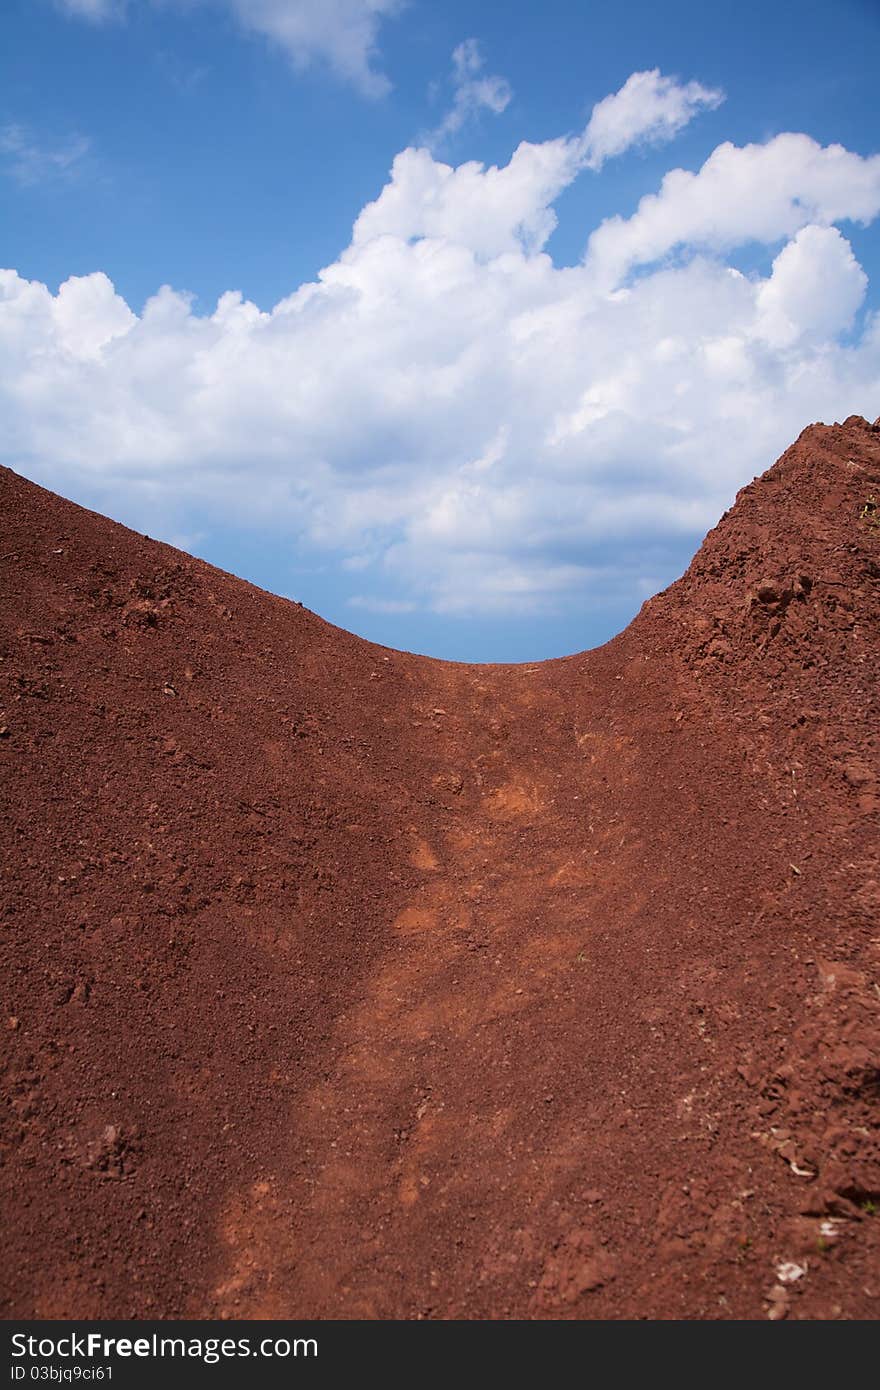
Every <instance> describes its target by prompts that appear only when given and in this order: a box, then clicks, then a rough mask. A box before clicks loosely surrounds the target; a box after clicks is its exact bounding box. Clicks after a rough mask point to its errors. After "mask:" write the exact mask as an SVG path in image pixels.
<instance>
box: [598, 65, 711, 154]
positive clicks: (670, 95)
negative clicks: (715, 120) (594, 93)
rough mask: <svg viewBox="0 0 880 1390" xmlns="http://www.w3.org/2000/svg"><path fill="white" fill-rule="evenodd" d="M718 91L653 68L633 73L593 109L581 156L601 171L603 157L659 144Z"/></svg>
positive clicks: (708, 101)
mask: <svg viewBox="0 0 880 1390" xmlns="http://www.w3.org/2000/svg"><path fill="white" fill-rule="evenodd" d="M723 100H724V93H723V92H722V91H720V90H719V89H718V88H712V87H703V86H701V85H700V83H699V82H688V83H687V84H686V85H685V86H682V85H681V84H680V83H678V82H676V81H675V79H674V78H672V77H664V76H663V74H662V73H661V72H660V70H659V69H658V68H653V69H652V70H651V71H650V72H634V73H633V74H632V76H630V77H628V78H627V80H626V82H625V83H624V84H623V86H622V87H621V89H620V91H619V92H614V93H613V94H612V95H611V96H607V97H605V98H604V100H602V101H600V102H597V103H596V105H595V106H594V107H593V114H592V116H591V117H590V123H589V125H588V126H587V128H586V130H585V131H584V159H585V162H586V164H587V165H588V166H589V168H591V169H601V167H602V165H603V164H604V163H605V160H606V159H611V158H612V157H613V156H614V155H619V154H622V153H623V151H624V150H628V149H630V148H631V146H633V145H639V144H651V145H659V144H665V142H666V141H667V140H671V139H673V137H674V136H676V135H677V134H678V132H679V131H680V130H681V129H682V128H683V127H684V126H686V125H687V124H688V122H689V121H690V120H692V119H693V117H694V116H695V115H696V114H697V112H698V111H700V110H701V109H703V108H705V109H707V110H709V111H711V110H714V108H715V107H716V106H720V105H721V102H722V101H723Z"/></svg>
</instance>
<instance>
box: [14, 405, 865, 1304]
mask: <svg viewBox="0 0 880 1390" xmlns="http://www.w3.org/2000/svg"><path fill="white" fill-rule="evenodd" d="M0 498H2V515H0V530H2V538H0V555H2V559H0V658H2V660H0V778H2V788H0V797H2V859H0V872H2V896H0V950H2V970H3V980H4V991H3V1001H2V1014H0V1024H2V1037H3V1042H4V1047H3V1072H4V1099H5V1104H4V1109H3V1127H2V1135H0V1189H2V1206H3V1242H2V1255H0V1265H2V1270H0V1311H2V1315H3V1316H5V1317H12V1316H15V1317H18V1318H22V1317H40V1318H50V1317H60V1318H97V1317H104V1318H108V1317H115V1318H127V1317H147V1318H156V1317H175V1316H183V1317H187V1316H188V1317H230V1318H259V1317H319V1318H352V1317H368V1318H423V1317H424V1318H521V1317H527V1318H655V1319H656V1318H703V1319H706V1318H760V1319H763V1318H766V1317H773V1318H779V1317H784V1316H788V1317H789V1318H837V1317H843V1318H871V1317H876V1316H878V1314H880V983H878V982H880V754H878V750H880V698H878V689H880V687H878V670H880V660H878V657H880V640H878V639H880V428H878V426H877V425H874V426H872V425H869V424H868V423H867V422H866V421H864V420H862V419H861V418H858V417H851V418H850V419H849V420H847V421H846V422H845V423H844V424H843V425H835V426H831V427H826V426H818V425H816V426H811V427H810V428H809V429H807V430H805V431H804V433H803V434H802V435H801V437H800V439H799V440H798V441H797V442H796V443H795V444H794V445H793V446H792V448H791V449H789V450H788V452H787V453H786V454H784V455H783V457H782V458H781V459H780V460H779V461H778V463H776V464H775V465H774V466H773V467H772V468H771V469H770V470H769V472H767V473H766V474H765V475H764V476H763V477H761V478H759V479H757V480H756V481H755V482H754V483H752V484H751V485H750V486H749V487H747V488H745V489H744V490H743V491H742V492H741V493H740V495H739V497H738V499H737V502H736V504H735V506H734V507H733V508H732V509H731V511H730V512H729V513H728V514H727V515H726V516H725V517H724V518H723V519H722V521H721V522H720V524H719V525H718V527H716V528H715V530H713V531H712V532H711V533H710V534H709V536H708V537H707V538H706V540H705V542H704V544H703V546H702V548H701V549H700V551H699V553H698V554H697V556H696V558H695V560H694V561H693V564H692V565H691V567H690V569H689V570H688V572H687V573H686V574H685V576H684V577H683V578H682V579H681V580H679V581H678V582H677V583H675V584H673V585H672V586H671V588H669V589H667V590H666V591H665V592H664V593H662V594H660V595H658V596H657V597H656V598H654V599H652V600H651V601H650V602H648V603H647V604H645V606H644V607H643V609H642V611H641V613H640V614H639V616H638V617H637V618H636V619H635V621H634V622H633V623H632V624H631V625H630V626H629V627H628V628H627V630H626V631H625V632H623V633H622V634H621V635H620V636H619V637H617V638H615V639H614V640H613V641H612V642H610V643H608V644H607V645H606V646H604V647H602V648H600V649H598V650H595V651H590V652H586V653H584V654H582V655H579V656H574V657H567V658H565V659H562V660H558V661H549V662H544V663H541V664H539V665H535V666H467V665H456V664H452V663H446V662H439V661H433V660H429V659H427V658H422V657H415V656H410V655H405V654H402V653H400V652H395V651H390V650H385V649H383V648H379V647H376V646H373V645H371V644H370V643H367V642H365V641H362V640H360V639H359V638H356V637H354V636H352V635H350V634H349V633H346V632H343V631H341V630H339V629H337V628H334V627H332V626H330V625H329V624H327V623H325V622H323V621H321V620H320V619H319V618H317V617H316V616H314V615H313V614H312V613H310V612H308V611H307V610H305V609H303V608H301V607H299V606H298V605H296V604H294V603H291V602H288V601H286V600H283V599H281V598H276V597H274V596H272V595H270V594H267V593H264V592H262V591H260V590H258V589H256V588H254V587H253V586H251V585H249V584H247V583H244V582H243V581H241V580H238V579H235V578H232V577H231V576H230V575H227V574H224V573H222V572H221V571H219V570H216V569H213V568H211V567H210V566H208V565H206V564H203V563H201V562H200V561H197V560H194V559H191V558H190V557H188V556H186V555H184V554H182V553H180V552H178V551H175V550H173V549H171V548H170V547H168V546H165V545H161V544H159V543H157V542H154V541H150V540H147V539H145V538H143V537H141V536H138V535H136V534H134V533H132V532H130V531H128V530H126V529H125V528H123V527H121V526H119V525H116V524H115V523H113V522H111V521H108V520H105V519H104V518H102V517H99V516H96V515H94V514H92V513H90V512H87V511H84V510H82V509H81V508H79V507H77V506H75V505H74V504H72V503H70V502H67V501H64V500H62V499H61V498H59V497H56V496H54V495H52V494H50V493H48V492H45V491H43V490H42V489H41V488H39V487H37V486H35V485H34V484H32V483H29V482H26V481H24V480H23V479H21V478H20V477H18V476H17V475H15V474H14V473H11V472H9V471H7V470H2V471H0Z"/></svg>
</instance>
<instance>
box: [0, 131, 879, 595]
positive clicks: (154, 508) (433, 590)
mask: <svg viewBox="0 0 880 1390" xmlns="http://www.w3.org/2000/svg"><path fill="white" fill-rule="evenodd" d="M573 143H575V144H576V142H572V141H571V140H567V139H561V140H554V141H548V142H546V143H545V144H533V145H528V144H524V145H521V146H520V147H519V148H518V149H517V151H516V152H515V153H514V155H513V157H512V158H511V160H510V162H509V163H508V164H507V165H506V166H504V167H500V168H489V169H486V168H483V166H481V165H479V164H475V163H471V164H465V165H462V166H460V167H459V168H457V169H455V168H452V167H450V166H449V165H446V164H443V163H440V162H438V161H436V160H435V159H433V158H432V156H431V155H430V154H429V153H428V152H427V151H424V150H406V151H404V152H403V153H402V154H400V155H398V157H397V159H396V160H395V161H394V167H393V170H392V175H391V178H390V180H389V183H388V184H387V185H386V187H385V188H384V189H383V190H382V191H381V193H380V195H379V196H378V198H377V199H376V200H375V201H374V202H373V203H371V204H370V205H368V206H367V207H366V208H365V209H364V210H363V212H362V214H361V216H360V217H359V218H358V220H357V223H356V225H355V228H354V233H353V237H352V242H351V245H350V246H349V247H348V248H347V249H346V250H345V251H344V252H343V253H342V255H341V256H340V257H339V258H338V259H337V260H336V261H334V262H333V264H332V265H329V266H328V267H327V268H326V269H325V270H324V271H322V272H321V274H320V276H319V278H318V279H317V281H315V282H314V283H310V284H304V285H301V286H299V287H298V288H297V289H295V290H294V291H293V293H292V294H291V295H290V296H289V297H288V298H286V299H284V300H282V301H281V302H280V303H279V304H277V305H276V306H275V307H274V308H273V309H272V310H271V311H270V312H264V311H261V310H260V309H259V308H257V306H255V305H253V304H250V303H248V302H247V301H245V300H243V299H242V297H241V295H239V294H237V293H227V294H225V295H223V296H222V297H221V299H220V301H219V303H218V305H217V307H216V310H215V311H214V313H213V314H211V315H209V316H206V317H205V316H199V315H198V314H196V313H195V312H194V311H193V307H192V304H191V302H190V300H189V298H188V297H187V296H186V295H181V294H179V293H176V292H174V291H173V290H171V289H168V288H167V287H166V288H164V289H162V290H160V291H159V293H158V294H157V295H156V296H154V298H153V299H151V300H150V301H149V303H148V304H147V305H146V307H145V309H144V311H143V312H142V313H141V314H140V315H134V314H133V313H132V312H131V311H130V310H129V308H128V307H127V306H126V305H125V304H124V303H123V301H122V300H121V299H120V298H119V296H118V295H116V294H115V292H114V290H113V287H112V285H111V284H110V282H109V281H108V280H107V279H106V277H105V276H103V275H94V276H88V277H84V278H81V279H73V280H70V281H68V282H67V283H66V284H65V285H63V286H62V287H61V289H60V291H59V292H58V293H57V294H52V293H51V292H50V291H49V289H47V288H46V287H45V286H43V285H40V284H38V283H36V282H28V281H26V280H24V279H22V278H20V277H19V276H18V275H16V274H15V273H14V272H12V271H8V272H4V273H2V275H0V420H2V421H3V426H2V435H3V437H2V447H0V452H2V457H3V460H4V461H5V462H7V463H9V464H10V465H11V466H12V467H15V468H18V469H19V470H21V471H24V472H26V473H28V474H30V475H31V476H33V477H35V478H37V479H38V480H39V481H41V482H43V483H45V484H46V485H48V486H51V487H55V488H57V489H58V490H60V491H62V492H65V493H67V494H68V495H70V494H72V495H74V496H77V497H79V498H81V499H82V500H84V501H86V502H87V503H88V504H90V505H94V506H99V507H102V508H103V509H105V510H109V511H110V512H111V513H114V514H116V515H118V516H120V517H121V518H123V519H126V520H128V521H130V522H132V523H133V524H136V525H139V526H140V528H141V529H144V530H149V532H150V533H151V534H153V535H155V534H165V535H172V534H176V533H184V534H186V533H192V532H193V531H207V530H210V528H211V527H214V526H222V527H224V528H227V529H228V528H229V527H239V528H247V527H253V528H257V529H259V530H261V532H263V533H264V534H266V535H267V536H269V535H274V536H276V537H277V538H278V539H279V541H280V540H281V538H285V539H286V540H287V542H288V543H289V545H290V548H291V557H293V555H294V554H295V553H296V552H297V551H299V552H300V553H301V554H302V555H303V556H305V555H306V554H307V553H309V552H310V551H312V550H313V551H314V552H315V553H316V555H319V556H323V557H324V558H325V559H327V558H328V557H331V558H332V562H333V564H334V565H335V566H336V567H337V570H336V572H337V574H338V575H340V576H343V577H344V576H348V582H350V584H351V586H352V587H351V590H350V592H351V594H352V595H353V597H352V603H353V604H354V606H355V607H356V608H357V607H359V608H364V609H367V608H372V609H373V610H374V611H376V610H378V611H382V610H383V609H384V611H392V610H393V611H410V605H412V604H417V605H419V606H427V607H431V608H434V609H437V610H442V611H446V612H455V613H468V612H474V611H477V610H485V611H496V612H498V611H504V610H511V611H515V612H520V613H521V612H525V611H531V612H542V611H548V610H554V609H558V608H560V607H563V606H565V605H571V604H572V603H577V604H590V603H598V602H610V601H618V600H620V601H621V602H625V601H639V600H640V599H641V598H642V597H643V596H644V585H645V583H646V582H647V579H648V577H650V578H651V580H652V581H653V580H656V577H657V576H658V575H659V576H664V575H665V576H667V577H671V572H672V569H673V568H674V566H675V564H676V563H678V562H679V561H680V559H681V558H682V556H683V553H684V552H685V551H686V550H687V549H688V548H689V547H690V546H692V545H693V544H694V542H695V541H696V540H697V539H699V537H700V535H701V534H702V532H703V531H704V530H705V529H706V528H707V527H708V526H709V525H711V524H712V523H713V522H714V521H715V520H716V519H717V517H718V515H719V514H720V512H721V511H722V510H723V509H724V507H725V506H727V505H728V504H729V503H730V501H731V499H732V496H733V494H734V492H735V490H736V489H737V487H739V486H741V485H742V484H743V483H744V482H746V481H748V480H749V478H750V477H751V476H752V475H753V473H755V472H757V471H759V470H761V469H763V468H764V467H765V466H766V465H767V464H768V463H769V462H770V461H771V460H772V459H773V458H774V457H775V456H776V454H777V453H779V452H780V450H781V449H782V448H783V447H784V446H785V445H786V444H787V443H788V442H790V440H791V439H792V438H793V437H794V436H795V435H796V434H797V433H798V432H799V431H800V430H801V429H802V428H803V426H804V425H805V424H806V423H808V422H809V421H811V420H814V419H817V418H823V417H824V418H830V419H833V418H838V419H839V418H843V417H845V416H846V415H848V414H850V413H853V412H858V413H868V412H870V411H872V410H873V412H874V413H876V410H877V401H878V398H880V320H878V318H877V317H874V318H868V319H867V320H866V321H863V322H862V323H861V325H859V324H858V323H857V322H856V323H855V331H854V333H853V332H852V329H853V325H854V321H855V316H856V315H857V314H858V312H859V309H860V306H861V305H862V303H863V298H864V293H865V286H866V279H865V275H864V272H863V271H862V269H861V268H860V267H859V266H858V264H857V262H856V260H855V257H854V256H853V253H852V250H851V247H850V246H849V244H848V242H847V241H846V239H845V237H844V235H843V234H842V233H841V232H840V231H839V230H838V229H837V228H836V227H835V226H834V225H833V224H835V223H836V222H839V221H846V220H847V219H858V220H862V221H866V220H869V219H870V218H871V217H872V216H874V215H876V213H877V211H878V210H880V160H878V159H877V158H876V157H875V158H869V159H865V158H861V157H860V156H858V155H856V154H853V153H850V152H848V151H845V150H842V149H839V148H837V147H830V148H829V149H822V148H821V147H820V146H818V145H816V144H815V143H814V142H813V141H812V140H809V139H808V138H807V137H806V136H802V135H787V136H780V137H777V139H776V140H772V141H769V142H768V143H767V144H766V145H763V146H749V147H747V148H746V149H739V150H738V149H736V148H734V147H733V146H730V145H724V146H721V147H720V148H719V149H718V150H716V151H715V153H714V154H713V155H712V156H711V158H710V159H709V160H708V161H707V163H706V165H705V166H704V168H703V169H702V170H701V171H700V172H699V173H697V174H687V173H685V172H684V171H681V170H678V171H674V172H673V173H671V174H669V175H667V177H666V179H665V180H664V182H663V185H662V187H661V189H660V192H659V193H658V194H656V195H654V197H653V198H652V199H645V200H643V202H642V204H641V205H640V207H639V210H638V211H637V212H636V213H635V215H634V217H632V218H630V219H628V220H626V219H623V218H612V219H610V220H609V221H607V222H605V223H604V224H603V225H602V226H601V227H599V228H597V229H596V231H595V232H594V234H593V237H592V238H591V240H590V249H589V254H588V255H587V258H586V260H585V262H584V264H582V265H579V266H571V267H565V268H558V267H556V266H554V264H553V262H552V261H551V259H550V258H549V256H547V254H546V253H545V252H544V251H543V249H542V248H543V246H544V244H545V241H546V237H547V236H548V235H549V232H550V230H552V227H553V225H554V218H555V214H554V210H553V206H552V205H553V202H554V200H555V199H556V198H557V197H558V194H559V193H560V191H561V190H562V189H563V188H564V187H565V185H566V184H567V183H568V182H570V181H571V179H572V178H574V177H575V176H576V174H577V171H578V169H579V168H581V167H582V165H583V161H582V160H581V159H580V157H579V155H578V153H577V152H576V151H574V152H573V150H572V145H573ZM707 171H708V172H707ZM749 242H758V243H761V244H764V245H766V246H767V247H768V248H770V249H771V250H772V251H773V252H776V253H777V254H776V257H775V260H774V262H773V266H772V270H771V271H769V272H768V273H766V274H764V275H760V274H757V273H755V274H753V275H751V276H745V275H743V274H741V273H739V272H738V271H737V270H736V269H734V268H733V267H732V266H730V265H729V264H728V263H727V261H726V259H725V255H726V253H727V252H729V251H730V250H731V249H732V248H736V247H737V246H741V245H744V244H747V243H749ZM781 242H785V245H784V246H782V249H779V248H780V243H781ZM673 248H678V249H679V251H680V252H681V254H680V255H679V256H678V259H677V260H676V261H675V262H674V263H670V262H668V261H664V259H663V258H664V256H666V255H667V253H668V252H669V251H670V250H671V249H673ZM654 262H658V263H657V264H652V263H654ZM636 267H641V269H640V271H639V273H638V274H637V275H631V274H629V272H630V271H631V270H632V269H634V268H636ZM600 272H601V273H600ZM842 335H843V336H842ZM389 605H391V606H392V608H391V609H389V607H388V606H389ZM401 605H402V607H401Z"/></svg>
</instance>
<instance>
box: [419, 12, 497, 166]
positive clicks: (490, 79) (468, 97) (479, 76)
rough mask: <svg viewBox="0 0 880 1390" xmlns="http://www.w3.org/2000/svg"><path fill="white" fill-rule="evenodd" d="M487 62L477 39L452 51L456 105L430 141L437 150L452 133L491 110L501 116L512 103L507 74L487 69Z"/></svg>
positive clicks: (450, 109) (453, 101) (428, 142)
mask: <svg viewBox="0 0 880 1390" xmlns="http://www.w3.org/2000/svg"><path fill="white" fill-rule="evenodd" d="M484 67H485V63H484V61H483V55H482V54H481V52H480V45H479V43H478V42H477V40H476V39H465V40H464V42H463V43H460V44H459V45H458V47H457V48H456V49H454V50H453V53H452V92H453V96H452V105H451V106H450V108H449V110H448V111H447V112H446V115H445V116H444V117H443V119H442V121H441V122H440V124H439V125H438V126H437V129H436V130H434V131H432V132H431V134H430V135H429V136H428V137H427V139H426V143H427V144H428V145H429V146H430V147H431V148H432V149H435V148H436V147H437V146H438V145H440V144H442V143H443V141H444V140H446V139H448V137H449V136H451V135H455V134H457V132H458V131H460V130H461V128H462V127H463V126H464V125H466V124H467V122H468V121H469V120H472V119H473V118H474V117H475V116H477V115H479V114H480V112H481V111H491V112H492V113H493V114H494V115H496V116H499V115H500V114H501V112H502V111H506V110H507V107H508V106H509V105H510V101H511V98H512V97H513V91H512V89H511V86H510V83H509V82H508V81H507V79H506V78H504V77H498V76H497V75H495V76H493V75H491V74H488V73H485V72H484V71H483V69H484Z"/></svg>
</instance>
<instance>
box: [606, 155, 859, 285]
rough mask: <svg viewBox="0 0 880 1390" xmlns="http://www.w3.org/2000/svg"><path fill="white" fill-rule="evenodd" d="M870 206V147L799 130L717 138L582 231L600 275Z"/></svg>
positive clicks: (773, 235) (788, 231)
mask: <svg viewBox="0 0 880 1390" xmlns="http://www.w3.org/2000/svg"><path fill="white" fill-rule="evenodd" d="M878 212H880V155H874V156H873V157H872V158H870V159H862V158H860V156H859V155H857V154H851V153H850V151H849V150H845V149H844V148H843V146H842V145H827V146H824V147H823V146H822V145H818V144H817V143H816V141H815V140H811V139H810V137H809V136H808V135H792V134H786V135H777V136H776V138H775V139H774V140H769V141H768V142H767V143H766V144H764V145H746V146H744V147H743V148H739V147H738V146H736V145H731V144H723V145H719V146H718V148H717V149H716V150H714V151H713V152H712V154H711V155H710V156H709V158H708V159H707V160H706V163H705V164H704V165H703V167H702V169H700V170H699V172H698V173H696V174H692V173H689V172H688V171H687V170H685V169H673V170H672V172H671V173H669V174H667V175H666V177H665V178H664V180H663V183H662V185H661V188H660V192H659V193H652V194H650V195H649V196H648V197H646V198H643V199H642V201H641V202H640V204H639V207H638V211H637V212H636V213H635V214H634V216H632V217H630V218H628V219H624V218H622V217H612V218H609V219H608V220H607V221H606V222H603V223H602V225H601V227H599V228H598V230H597V231H595V232H594V233H593V235H592V236H591V237H590V241H589V245H588V248H587V264H588V265H589V266H591V267H592V268H593V269H594V271H595V273H596V274H597V276H598V277H599V278H600V279H601V280H602V281H603V283H604V284H606V285H608V286H610V285H613V284H615V283H618V282H619V281H620V280H621V279H622V278H623V277H624V276H625V275H626V274H627V272H628V271H630V270H631V269H632V268H633V267H634V266H639V265H649V264H651V263H652V262H653V261H657V260H660V259H661V257H663V256H665V255H666V254H667V253H668V252H670V251H673V250H675V249H676V248H677V247H680V246H687V247H691V248H692V247H695V246H697V247H702V248H705V249H709V250H712V251H729V250H731V249H732V248H733V247H736V246H743V245H745V244H746V243H747V242H750V241H757V242H763V243H765V244H768V245H769V244H772V243H773V242H774V241H778V240H779V239H781V238H782V237H791V236H794V234H795V233H796V232H798V231H799V230H800V229H801V228H802V227H806V226H808V225H809V224H810V223H816V224H818V225H820V226H830V225H831V224H832V223H834V222H840V221H843V220H851V221H856V222H862V223H866V222H870V221H872V220H873V218H875V217H876V216H877V213H878Z"/></svg>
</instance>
